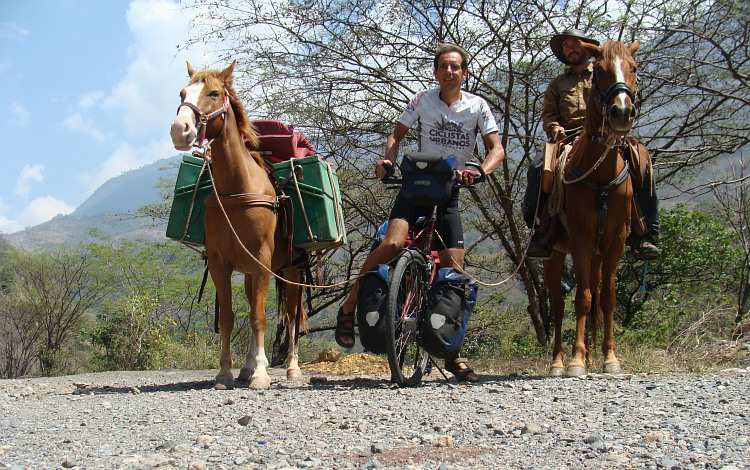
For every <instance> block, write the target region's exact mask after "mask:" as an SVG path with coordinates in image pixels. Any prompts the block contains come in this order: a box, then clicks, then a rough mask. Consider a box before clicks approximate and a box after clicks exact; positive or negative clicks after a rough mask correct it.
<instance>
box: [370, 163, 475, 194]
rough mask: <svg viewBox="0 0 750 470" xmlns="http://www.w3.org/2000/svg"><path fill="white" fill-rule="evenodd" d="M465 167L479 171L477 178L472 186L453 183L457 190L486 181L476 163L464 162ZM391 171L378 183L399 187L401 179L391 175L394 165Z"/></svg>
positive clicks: (393, 172)
mask: <svg viewBox="0 0 750 470" xmlns="http://www.w3.org/2000/svg"><path fill="white" fill-rule="evenodd" d="M466 166H471V167H474V168H476V169H477V170H478V171H479V176H477V177H475V178H474V182H473V183H472V184H461V183H456V182H455V181H454V182H453V185H454V186H456V187H457V188H470V187H472V186H474V185H475V184H477V183H482V182H484V180H486V179H487V174H486V173H485V172H484V168H482V165H480V164H479V163H476V162H466ZM390 168H391V170H392V171H389V172H388V174H386V176H385V177H384V178H381V179H380V182H381V183H383V184H391V185H400V184H402V183H403V182H404V180H403V178H395V177H394V176H393V175H394V174H395V165H392V164H391V166H390Z"/></svg>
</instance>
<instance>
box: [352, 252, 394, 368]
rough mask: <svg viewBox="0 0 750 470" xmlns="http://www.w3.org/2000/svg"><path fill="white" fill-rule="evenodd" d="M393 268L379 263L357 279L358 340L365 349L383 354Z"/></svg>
mask: <svg viewBox="0 0 750 470" xmlns="http://www.w3.org/2000/svg"><path fill="white" fill-rule="evenodd" d="M392 271H393V268H392V267H391V266H389V265H387V264H379V265H377V266H375V267H374V268H372V269H371V270H369V271H367V272H366V273H365V274H364V275H363V276H362V278H361V279H360V280H359V296H358V297H357V328H358V329H359V342H360V343H362V347H363V348H365V350H367V351H370V352H373V353H375V354H385V352H386V349H385V334H386V328H387V325H386V321H385V316H386V315H387V309H388V305H387V303H388V300H387V299H388V289H389V287H390V284H391V273H392Z"/></svg>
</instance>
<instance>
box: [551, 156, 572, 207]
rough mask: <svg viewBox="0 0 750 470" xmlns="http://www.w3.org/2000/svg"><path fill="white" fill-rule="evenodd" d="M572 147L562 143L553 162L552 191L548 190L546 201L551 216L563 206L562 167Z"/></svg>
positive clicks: (566, 161)
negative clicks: (560, 151) (559, 152)
mask: <svg viewBox="0 0 750 470" xmlns="http://www.w3.org/2000/svg"><path fill="white" fill-rule="evenodd" d="M572 148H573V147H572V146H571V145H564V146H563V151H562V153H561V154H560V157H559V158H558V159H557V163H556V164H555V178H554V179H553V180H552V191H550V194H549V200H548V201H547V212H549V215H550V216H552V217H554V216H556V215H557V214H558V213H559V212H560V210H561V209H562V207H563V203H564V199H565V198H564V197H563V195H564V191H563V185H562V184H560V183H561V182H562V176H563V169H564V168H565V165H567V163H568V159H569V157H570V152H571V150H572Z"/></svg>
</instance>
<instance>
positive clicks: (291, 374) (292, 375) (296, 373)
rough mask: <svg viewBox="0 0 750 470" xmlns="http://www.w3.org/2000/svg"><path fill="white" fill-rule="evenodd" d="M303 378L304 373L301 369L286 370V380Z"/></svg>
mask: <svg viewBox="0 0 750 470" xmlns="http://www.w3.org/2000/svg"><path fill="white" fill-rule="evenodd" d="M300 377H302V371H301V370H299V369H287V370H286V378H287V379H298V378H300Z"/></svg>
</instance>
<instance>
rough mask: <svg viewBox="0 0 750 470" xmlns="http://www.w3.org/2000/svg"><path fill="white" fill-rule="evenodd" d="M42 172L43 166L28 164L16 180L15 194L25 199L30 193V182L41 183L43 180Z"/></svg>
mask: <svg viewBox="0 0 750 470" xmlns="http://www.w3.org/2000/svg"><path fill="white" fill-rule="evenodd" d="M43 171H44V165H41V164H39V163H37V164H35V165H29V164H28V163H27V164H26V165H24V166H23V168H22V169H21V174H20V175H18V179H16V190H15V193H16V194H18V195H19V196H22V197H27V196H28V195H29V192H31V184H30V182H31V181H36V182H38V183H41V182H42V180H43V179H44V176H43V175H42V172H43Z"/></svg>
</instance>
